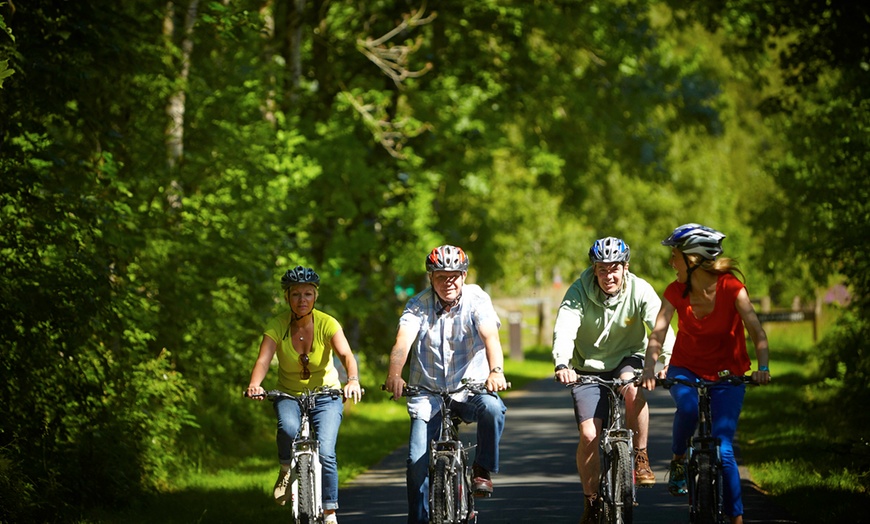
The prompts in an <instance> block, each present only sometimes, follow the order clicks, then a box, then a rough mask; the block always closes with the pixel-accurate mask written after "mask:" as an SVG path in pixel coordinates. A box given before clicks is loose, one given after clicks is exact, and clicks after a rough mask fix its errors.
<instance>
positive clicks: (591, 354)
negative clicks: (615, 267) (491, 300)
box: [553, 267, 675, 372]
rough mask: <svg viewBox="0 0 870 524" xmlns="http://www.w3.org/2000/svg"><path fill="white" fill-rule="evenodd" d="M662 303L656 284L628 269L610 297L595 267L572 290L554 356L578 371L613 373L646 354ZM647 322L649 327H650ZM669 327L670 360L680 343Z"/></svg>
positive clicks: (666, 354) (666, 349)
mask: <svg viewBox="0 0 870 524" xmlns="http://www.w3.org/2000/svg"><path fill="white" fill-rule="evenodd" d="M661 305H662V302H661V299H660V298H659V296H658V295H657V294H656V292H655V290H654V289H653V287H652V286H651V285H650V284H649V283H648V282H647V281H646V280H643V279H642V278H639V277H637V276H635V275H634V274H632V273H630V272H629V271H628V270H626V271H625V276H624V277H623V284H622V291H620V292H619V293H618V294H617V295H616V296H613V297H607V296H606V295H605V294H604V292H603V291H601V288H600V287H599V286H598V283H597V282H596V281H595V275H594V274H593V271H592V267H589V268H587V269H586V270H585V271H583V273H582V274H581V275H580V278H578V279H577V280H576V281H575V282H574V283H573V284H571V287H570V288H568V291H567V292H566V293H565V298H563V299H562V304H561V305H560V306H559V313H558V314H557V316H556V325H555V329H554V333H553V360H554V361H555V363H556V365H557V366H558V365H560V364H566V365H569V366H573V367H574V368H576V369H577V370H578V371H588V372H602V371H612V370H613V369H615V368H616V366H618V365H619V363H620V362H621V361H622V359H623V358H625V357H628V356H631V355H638V356H640V357H643V355H644V353H645V352H646V343H647V329H649V330H652V329H653V327H654V326H655V321H656V315H657V314H658V312H659V308H660V307H661ZM644 324H646V325H644ZM674 340H675V339H674V333H673V330H672V329H671V328H670V327H669V328H668V333H667V335H666V336H665V342H664V346H663V348H662V358H663V359H664V360H663V362H665V363H667V361H668V359H669V358H670V355H671V351H672V350H673V347H674Z"/></svg>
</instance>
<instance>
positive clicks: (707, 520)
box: [689, 453, 722, 524]
mask: <svg viewBox="0 0 870 524" xmlns="http://www.w3.org/2000/svg"><path fill="white" fill-rule="evenodd" d="M689 469H690V474H691V475H692V477H693V479H694V483H693V484H694V485H693V490H694V494H693V495H694V496H693V497H692V502H693V503H692V508H691V510H692V514H691V517H692V518H691V520H692V522H693V523H696V524H721V523H722V512H721V496H720V493H719V490H720V489H721V486H722V480H721V478H717V476H718V472H719V468H717V467H716V464H715V463H714V460H713V455H712V454H710V453H696V454H695V460H694V461H693V462H692V464H690V468H689Z"/></svg>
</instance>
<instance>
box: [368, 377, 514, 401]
mask: <svg viewBox="0 0 870 524" xmlns="http://www.w3.org/2000/svg"><path fill="white" fill-rule="evenodd" d="M510 387H511V383H510V382H508V383H507V389H510ZM381 390H382V391H386V390H387V385H386V384H381ZM466 390H467V391H470V392H471V393H474V394H475V395H495V394H496V393H495V391H489V390H488V389H486V382H475V381H465V380H463V382H462V385H461V386H459V387H458V388H456V389H453V390H450V389H446V388H442V389H432V388H428V387H426V386H422V385H414V386H412V385H410V384H405V387H404V388H402V396H403V397H413V396H416V395H422V394H424V393H430V394H432V395H440V396H444V395H453V394H454V393H459V392H461V391H466Z"/></svg>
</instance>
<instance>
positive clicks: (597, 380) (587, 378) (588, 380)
mask: <svg viewBox="0 0 870 524" xmlns="http://www.w3.org/2000/svg"><path fill="white" fill-rule="evenodd" d="M581 384H600V385H602V386H614V387H622V386H628V385H629V384H634V385H638V384H640V377H639V376H635V377H632V378H613V379H605V378H601V377H599V376H596V375H578V376H577V380H575V381H574V382H568V383H566V384H565V387H566V388H568V387H573V386H579V385H581Z"/></svg>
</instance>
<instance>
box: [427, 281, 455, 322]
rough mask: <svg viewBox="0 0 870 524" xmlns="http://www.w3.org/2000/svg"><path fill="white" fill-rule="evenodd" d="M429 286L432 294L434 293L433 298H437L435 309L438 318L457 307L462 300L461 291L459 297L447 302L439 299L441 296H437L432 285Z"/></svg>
mask: <svg viewBox="0 0 870 524" xmlns="http://www.w3.org/2000/svg"><path fill="white" fill-rule="evenodd" d="M429 285H430V286H431V287H432V293H434V294H435V296H436V297H437V298H438V307H437V308H436V309H435V315H436V316H439V317H440V316H441V315H443V314H444V313H446V312H447V311H448V310H451V309H453V308H455V307H456V306H458V305H459V301H460V300H461V299H462V291H460V292H459V296H457V297H456V298H455V299H454V300H452V301H450V302H447V301H445V300H444V299H443V298H441V295H439V294H438V292H437V291H435V286H433V285H432V284H429Z"/></svg>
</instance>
